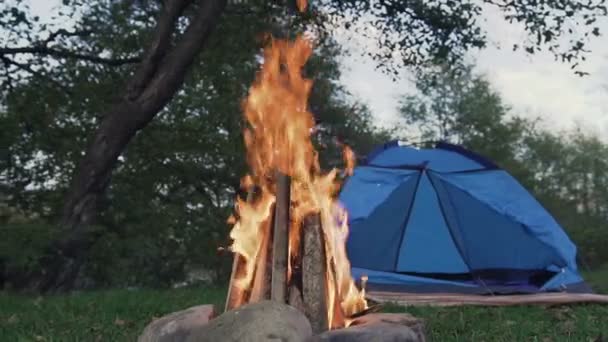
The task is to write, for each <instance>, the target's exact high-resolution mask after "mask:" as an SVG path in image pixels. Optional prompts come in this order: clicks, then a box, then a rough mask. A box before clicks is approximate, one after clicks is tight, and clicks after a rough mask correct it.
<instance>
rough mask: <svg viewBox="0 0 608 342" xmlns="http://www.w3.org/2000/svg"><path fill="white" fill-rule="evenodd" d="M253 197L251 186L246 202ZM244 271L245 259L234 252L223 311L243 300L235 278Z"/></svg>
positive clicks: (242, 291)
mask: <svg viewBox="0 0 608 342" xmlns="http://www.w3.org/2000/svg"><path fill="white" fill-rule="evenodd" d="M254 197H255V188H254V187H251V188H250V189H249V190H248V191H247V199H246V201H247V202H248V203H251V202H252V201H253V199H254ZM244 272H245V259H244V258H243V256H241V255H240V254H238V253H236V254H234V259H233V260H232V272H231V273H230V282H229V283H228V294H227V295H226V305H225V308H224V311H228V310H232V309H234V308H236V307H239V306H241V305H242V304H243V303H244V302H245V296H244V292H245V290H244V289H241V288H239V287H238V286H236V278H237V277H238V276H241V275H242V274H243V273H244Z"/></svg>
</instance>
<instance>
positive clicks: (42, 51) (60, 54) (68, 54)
mask: <svg viewBox="0 0 608 342" xmlns="http://www.w3.org/2000/svg"><path fill="white" fill-rule="evenodd" d="M17 54H32V55H43V56H51V57H57V58H68V59H78V60H83V61H87V62H93V63H99V64H106V65H110V66H120V65H124V64H134V63H138V62H139V61H140V60H141V58H140V57H129V58H105V57H100V56H94V55H87V54H82V53H78V52H74V51H68V50H62V49H55V48H49V47H46V46H25V47H14V48H0V56H6V55H17Z"/></svg>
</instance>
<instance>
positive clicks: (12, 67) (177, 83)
mask: <svg viewBox="0 0 608 342" xmlns="http://www.w3.org/2000/svg"><path fill="white" fill-rule="evenodd" d="M20 3H21V1H20V0H15V2H13V3H12V4H9V5H5V7H3V9H2V10H1V11H0V27H2V28H3V29H5V30H8V31H10V32H11V33H14V34H15V35H14V36H9V39H8V40H6V41H5V42H3V44H4V45H5V46H3V47H1V48H0V59H1V60H2V62H3V64H2V68H3V69H2V70H0V71H1V72H2V74H3V75H4V76H3V78H2V84H3V86H4V91H5V92H10V91H11V88H13V87H14V85H15V84H16V83H19V82H22V81H23V79H22V78H20V77H19V76H17V79H15V78H16V75H25V76H26V77H38V78H46V79H48V81H49V82H52V83H55V86H56V87H58V88H64V90H69V89H66V85H64V84H61V83H60V82H57V80H56V78H55V77H56V76H57V74H58V72H57V70H56V69H55V70H54V69H53V68H52V67H50V66H52V65H53V64H56V63H59V64H60V65H66V63H73V62H76V63H89V64H90V65H91V67H92V68H95V67H96V66H99V65H108V66H123V65H129V64H130V63H135V62H137V63H138V66H137V68H136V69H135V70H134V71H132V72H133V73H132V74H131V75H130V79H129V81H127V82H126V86H125V89H124V91H123V92H122V93H121V94H120V95H119V96H116V94H114V100H113V101H108V100H106V103H110V102H111V103H112V104H111V105H107V106H106V107H107V109H106V110H105V111H103V112H101V113H98V114H97V117H98V119H97V122H96V123H95V125H96V126H97V128H96V129H95V132H94V133H93V134H92V138H91V139H90V140H89V142H88V147H87V149H86V151H85V153H84V155H83V156H82V160H81V161H79V162H78V164H77V167H76V170H75V171H74V174H73V176H72V180H71V186H70V189H69V190H68V191H67V195H66V199H65V203H64V205H63V211H62V215H61V216H62V217H61V222H62V226H63V227H65V228H66V232H65V233H64V234H63V235H62V238H61V239H59V240H58V241H56V243H55V244H54V245H53V248H52V252H51V253H50V255H49V258H48V259H47V260H46V261H45V262H44V264H45V266H46V270H45V272H44V275H41V274H37V275H33V277H34V278H37V279H38V280H40V283H39V285H38V287H39V288H40V289H43V290H47V289H56V288H61V287H69V286H70V284H71V283H73V280H74V279H75V277H76V275H77V274H78V270H79V268H80V267H79V266H80V264H82V262H83V258H84V253H85V251H86V250H87V249H88V247H89V246H91V244H92V243H93V242H94V241H95V240H96V238H97V237H98V236H99V234H101V232H100V231H98V230H90V229H88V227H91V226H92V225H93V224H94V223H95V221H96V218H97V206H98V203H99V202H100V200H101V199H102V197H103V194H104V193H105V190H106V189H107V187H108V185H109V184H110V178H111V174H112V171H113V169H114V168H115V166H116V165H117V163H118V160H119V157H120V156H121V154H122V153H123V152H124V149H125V148H126V146H127V144H128V143H129V142H130V141H131V140H132V138H133V137H134V136H135V134H136V133H137V132H140V131H141V130H142V129H143V128H144V127H146V126H147V125H148V124H149V123H150V122H152V120H153V119H154V118H155V117H156V116H157V114H158V113H159V111H160V110H161V109H162V108H164V107H165V106H166V105H167V104H168V103H169V102H170V101H171V99H172V98H173V97H174V95H175V93H176V92H177V91H178V89H180V87H181V86H182V83H183V80H184V78H185V76H186V74H187V72H188V70H189V68H190V66H191V65H192V63H193V61H194V60H195V58H196V56H197V54H198V53H199V51H200V50H201V49H202V48H203V46H204V45H205V43H206V42H207V40H208V37H209V35H210V33H211V31H213V30H214V29H215V27H216V26H217V23H218V21H219V18H220V16H221V15H222V14H224V13H225V12H226V10H225V5H226V1H225V0H213V1H190V0H183V1H181V0H177V1H170V2H160V3H159V2H156V1H138V2H131V1H129V2H125V3H120V4H115V3H112V2H105V1H100V2H97V3H93V4H88V3H85V2H83V1H66V2H65V3H66V4H67V8H68V9H69V10H68V14H67V16H68V17H70V16H71V17H75V14H76V13H77V12H78V11H80V10H82V11H83V18H84V19H83V20H82V21H79V22H78V23H77V24H76V26H75V27H74V30H72V31H68V30H65V29H58V30H55V31H50V32H47V31H46V29H45V28H44V27H42V26H40V27H38V28H39V29H40V30H39V31H37V32H34V30H35V24H34V23H35V22H36V18H31V19H30V18H29V17H28V14H27V12H26V11H25V10H23V9H22V6H19V5H20ZM362 3H363V4H366V3H367V2H359V1H355V2H342V1H332V2H329V3H328V7H326V8H325V9H328V11H326V12H321V11H320V10H317V9H313V10H311V11H309V13H308V14H307V15H306V16H304V18H305V19H307V20H309V21H310V22H315V23H316V24H317V25H318V27H320V28H321V30H320V31H319V32H331V28H328V27H327V26H325V25H324V24H323V22H319V21H318V20H316V19H318V18H320V17H325V18H326V17H327V13H329V15H332V14H335V13H336V10H340V9H342V8H347V9H348V8H350V9H352V8H354V7H353V6H355V7H356V6H359V4H362ZM85 4H86V5H85ZM367 4H369V3H367ZM380 4H381V5H383V6H384V7H385V9H386V10H387V11H386V12H387V14H386V15H385V16H383V18H384V19H385V22H384V23H382V22H379V23H378V25H379V26H380V27H383V26H385V25H387V27H390V28H391V29H393V30H397V31H398V32H404V31H408V32H409V33H410V35H408V36H410V37H416V39H413V40H407V39H406V40H402V41H401V43H400V44H399V48H403V49H404V51H412V52H411V53H410V52H408V53H407V56H406V57H407V58H405V59H406V61H408V62H411V63H418V62H420V61H421V60H423V57H424V55H425V53H426V54H432V55H446V54H447V51H448V50H450V51H455V52H458V51H463V50H466V49H468V48H470V47H472V46H481V45H482V44H480V42H481V41H482V40H481V34H480V32H478V30H477V27H476V25H475V21H474V20H469V19H471V18H474V17H475V15H476V14H478V12H479V7H478V6H472V5H470V4H468V2H465V3H464V5H463V4H462V3H460V4H459V3H458V2H450V3H449V4H447V5H448V7H449V10H445V9H443V7H442V6H440V4H439V3H438V2H431V3H428V4H427V3H423V2H421V1H415V2H413V3H409V2H408V3H407V4H406V5H394V4H391V3H388V2H381V3H380ZM513 4H514V5H513ZM560 4H561V5H560V6H562V7H563V8H562V9H565V10H566V12H567V13H566V14H565V15H562V14H561V12H560V14H548V15H547V14H545V5H539V4H536V3H534V4H533V3H531V2H530V3H528V2H526V1H521V2H519V1H518V2H516V3H513V2H509V3H507V4H504V5H500V4H499V6H502V7H504V10H505V11H506V12H507V13H508V12H509V11H512V12H513V16H512V17H513V18H514V19H515V20H517V21H523V22H525V23H533V24H534V25H529V26H527V27H528V28H529V31H530V32H531V33H536V32H538V30H539V28H540V29H546V30H547V31H548V32H550V33H551V36H559V35H560V34H561V33H562V32H561V30H562V26H561V24H560V25H558V26H547V25H546V24H543V23H544V22H548V20H546V19H558V20H557V22H559V23H561V22H564V20H562V19H563V18H567V17H570V16H572V15H573V14H582V15H587V16H588V17H589V18H590V19H589V20H592V19H594V18H595V17H596V16H597V15H598V11H599V9H598V7H597V6H596V5H595V4H593V3H589V4H588V5H584V6H582V5H581V6H575V5H574V4H573V3H572V2H566V3H563V4H562V2H560ZM125 6H126V7H128V8H129V9H131V11H132V12H131V16H130V17H129V16H126V17H125V20H127V21H128V20H131V21H133V20H135V21H137V23H138V24H140V25H141V26H142V27H143V28H144V30H135V32H139V34H135V35H133V34H132V33H131V32H132V31H127V32H124V37H126V39H131V40H132V41H133V42H134V45H135V46H136V47H137V48H136V49H135V51H130V52H129V53H123V54H121V55H113V54H112V51H111V50H108V49H107V46H108V45H110V42H111V38H109V37H112V35H108V36H106V38H105V39H101V40H97V41H96V43H97V44H90V41H91V38H92V37H94V36H95V34H96V33H99V32H96V27H95V26H94V25H91V24H92V23H95V20H90V19H91V18H93V16H89V14H91V13H103V12H104V11H106V10H107V11H110V13H111V11H116V10H117V9H119V8H121V7H125ZM344 6H346V7H344ZM349 6H350V7H349ZM552 6H553V7H551V6H550V7H551V8H557V7H558V6H557V5H552ZM276 7H277V6H276V3H274V2H269V3H268V4H264V5H261V6H259V7H255V9H254V10H251V9H247V8H245V9H243V8H241V7H239V8H236V9H235V8H233V10H234V11H235V12H237V13H236V15H244V16H249V15H262V16H266V15H270V14H272V13H276V12H274V11H268V9H276ZM94 10H98V11H101V12H94ZM411 13H413V15H409V16H410V17H412V18H414V19H415V20H413V21H411V22H409V21H407V22H408V25H409V26H406V25H403V23H404V21H402V20H401V19H399V18H401V17H403V15H406V16H407V15H408V14H411ZM151 14H152V15H153V16H155V17H156V18H157V19H156V20H155V21H153V22H151V21H150V20H149V18H150V17H153V16H151ZM409 23H411V24H412V25H410V24H409ZM589 25H590V24H589ZM323 29H325V31H323ZM551 30H556V32H552V31H551ZM43 33H46V34H44V35H43ZM43 36H44V37H43ZM21 41H26V42H29V44H28V45H19V44H22V43H21ZM144 41H147V42H148V43H147V48H146V49H141V48H140V47H141V46H144V45H143V44H142V42H144ZM421 43H424V44H421ZM541 43H542V41H539V42H538V44H541ZM395 46H396V45H392V44H391V42H388V47H389V49H390V48H394V47H395ZM577 46H578V45H577ZM418 47H420V48H418ZM578 48H579V50H581V49H582V46H578ZM581 51H582V50H581ZM107 55H109V56H110V57H107ZM450 55H451V54H450ZM456 55H457V54H456ZM571 55H572V54H571ZM23 56H33V58H30V59H29V60H28V61H27V62H23V61H22V59H21V58H22V57H23ZM573 56H574V57H576V54H574V55H573ZM570 58H571V57H569V59H570ZM31 62H33V63H31ZM45 62H47V63H45ZM127 72H129V70H127ZM68 88H69V87H68Z"/></svg>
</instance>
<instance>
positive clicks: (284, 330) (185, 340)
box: [139, 300, 312, 342]
mask: <svg viewBox="0 0 608 342" xmlns="http://www.w3.org/2000/svg"><path fill="white" fill-rule="evenodd" d="M176 314H179V313H175V314H172V315H176ZM169 316H171V315H169ZM172 321H174V320H172ZM155 322H156V321H155ZM152 324H154V322H153V323H152ZM152 324H151V325H152ZM163 328H164V330H163ZM146 330H147V331H148V332H154V333H155V334H149V333H148V334H147V335H146V339H142V338H141V337H140V339H139V342H152V341H154V342H216V341H222V342H224V341H226V342H232V341H234V342H236V341H242V342H259V341H260V342H261V341H276V342H279V341H280V342H292V341H293V342H303V341H306V340H307V339H308V338H310V337H311V336H312V328H311V326H310V322H309V321H308V319H307V318H306V316H304V314H303V313H301V312H300V311H298V310H297V309H295V308H293V307H291V306H289V305H286V304H281V303H278V302H274V301H269V300H264V301H260V302H257V303H254V304H248V305H244V306H241V307H239V308H237V309H233V310H229V311H227V312H225V313H223V314H222V315H220V316H218V317H216V318H214V319H212V320H210V321H207V322H204V323H202V320H201V324H190V325H188V328H187V329H182V326H180V324H179V323H175V324H170V323H169V322H167V323H166V324H163V325H162V326H161V327H160V328H156V329H152V328H150V329H149V328H146ZM169 331H171V333H168V332H169ZM163 332H164V333H163ZM144 333H145V332H144ZM143 336H144V334H142V337H143Z"/></svg>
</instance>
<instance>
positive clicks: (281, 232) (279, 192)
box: [270, 171, 291, 303]
mask: <svg viewBox="0 0 608 342" xmlns="http://www.w3.org/2000/svg"><path fill="white" fill-rule="evenodd" d="M290 187H291V180H290V178H289V176H287V175H285V174H283V173H281V172H278V171H277V173H276V203H275V209H274V213H275V215H274V224H273V226H274V227H273V228H274V229H273V239H272V279H271V284H270V298H271V299H272V300H276V301H279V302H281V303H286V302H287V263H288V261H289V259H288V258H289V254H288V253H289V205H290Z"/></svg>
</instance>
